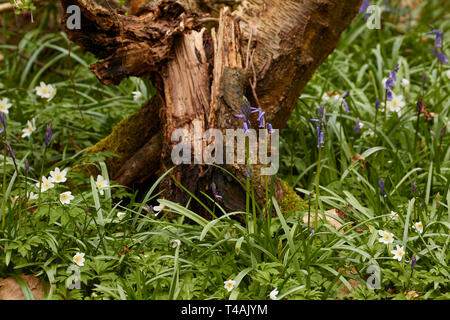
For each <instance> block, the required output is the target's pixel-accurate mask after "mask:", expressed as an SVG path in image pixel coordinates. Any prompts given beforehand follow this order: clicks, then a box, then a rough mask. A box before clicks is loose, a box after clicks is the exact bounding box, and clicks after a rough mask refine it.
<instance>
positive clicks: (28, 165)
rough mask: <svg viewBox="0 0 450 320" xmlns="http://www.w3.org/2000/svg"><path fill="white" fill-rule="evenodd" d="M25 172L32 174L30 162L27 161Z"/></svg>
mask: <svg viewBox="0 0 450 320" xmlns="http://www.w3.org/2000/svg"><path fill="white" fill-rule="evenodd" d="M24 162H25V172H26V174H28V173H29V172H30V164H29V163H28V160H27V159H25V161H24Z"/></svg>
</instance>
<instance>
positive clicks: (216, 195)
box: [211, 182, 223, 200]
mask: <svg viewBox="0 0 450 320" xmlns="http://www.w3.org/2000/svg"><path fill="white" fill-rule="evenodd" d="M211 189H212V192H213V194H214V197H216V198H217V199H219V200H222V199H223V197H222V196H221V195H219V194H218V193H217V190H216V184H215V183H214V182H213V183H212V184H211Z"/></svg>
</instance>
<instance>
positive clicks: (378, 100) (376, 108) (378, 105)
mask: <svg viewBox="0 0 450 320" xmlns="http://www.w3.org/2000/svg"><path fill="white" fill-rule="evenodd" d="M380 104H381V102H380V99H378V98H377V100H376V101H375V110H376V111H378V109H379V108H380Z"/></svg>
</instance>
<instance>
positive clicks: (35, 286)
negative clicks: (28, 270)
mask: <svg viewBox="0 0 450 320" xmlns="http://www.w3.org/2000/svg"><path fill="white" fill-rule="evenodd" d="M19 277H20V278H21V279H22V280H23V281H24V282H25V283H26V284H27V286H28V288H29V289H30V292H31V293H32V294H33V297H34V299H35V300H42V299H44V287H43V285H42V281H41V280H40V279H39V278H37V277H35V276H34V275H25V274H20V275H19ZM48 287H49V284H48V283H47V288H48ZM0 300H25V295H24V294H23V291H22V288H21V287H20V285H19V283H18V282H17V280H16V279H15V278H13V277H9V278H5V279H0Z"/></svg>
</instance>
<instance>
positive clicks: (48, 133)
mask: <svg viewBox="0 0 450 320" xmlns="http://www.w3.org/2000/svg"><path fill="white" fill-rule="evenodd" d="M52 135H53V133H52V124H51V123H49V124H47V131H46V132H45V145H46V146H48V144H49V143H50V140H52Z"/></svg>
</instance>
